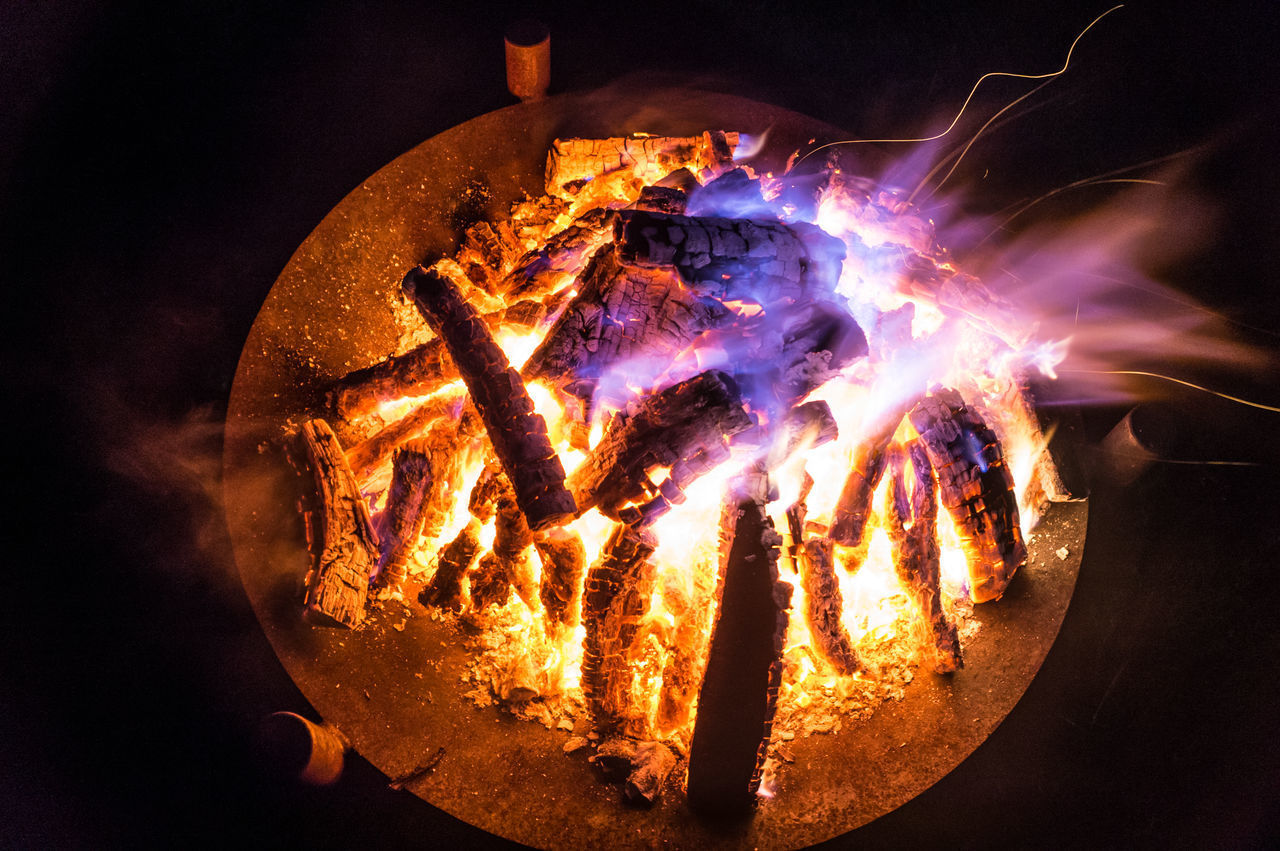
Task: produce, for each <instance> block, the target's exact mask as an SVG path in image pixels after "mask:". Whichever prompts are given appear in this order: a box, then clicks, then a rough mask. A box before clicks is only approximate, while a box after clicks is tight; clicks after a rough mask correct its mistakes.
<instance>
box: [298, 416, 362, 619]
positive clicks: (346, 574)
mask: <svg viewBox="0 0 1280 851" xmlns="http://www.w3.org/2000/svg"><path fill="white" fill-rule="evenodd" d="M299 440H300V441H301V443H302V446H303V450H304V453H305V456H306V459H307V464H308V466H310V468H311V473H312V475H313V476H314V478H315V498H314V500H312V501H311V502H310V504H309V505H308V507H307V509H306V511H305V512H304V519H305V520H306V527H307V544H308V547H309V549H310V551H311V570H310V571H309V572H308V573H307V579H306V587H307V591H306V596H305V598H304V600H303V606H304V608H303V617H304V618H306V619H307V621H308V622H310V623H312V624H315V625H317V626H341V627H354V626H357V625H359V623H360V622H361V621H362V620H363V619H364V604H365V597H367V596H368V593H369V577H370V576H372V575H373V569H374V566H375V565H376V564H377V562H378V535H377V533H376V532H375V531H374V528H373V523H372V521H371V520H370V519H369V506H368V505H367V504H366V503H365V501H364V497H363V496H361V494H360V488H359V486H358V485H357V484H356V480H355V477H354V476H353V475H352V473H351V468H350V467H349V466H348V465H347V459H346V456H345V455H344V454H343V453H342V447H341V446H340V445H339V444H338V438H337V437H335V436H334V434H333V429H331V428H329V424H328V423H326V422H325V421H324V420H319V419H317V420H311V421H310V422H307V423H304V424H303V426H302V429H301V431H300V432H299Z"/></svg>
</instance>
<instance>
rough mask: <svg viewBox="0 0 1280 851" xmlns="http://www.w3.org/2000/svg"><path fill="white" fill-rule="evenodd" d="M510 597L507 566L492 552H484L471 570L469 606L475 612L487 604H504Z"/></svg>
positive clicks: (509, 580)
mask: <svg viewBox="0 0 1280 851" xmlns="http://www.w3.org/2000/svg"><path fill="white" fill-rule="evenodd" d="M510 599H511V579H510V577H509V576H508V574H507V568H506V566H505V565H504V564H503V563H502V561H501V560H500V559H499V558H498V557H497V556H496V555H494V554H493V553H485V555H484V556H483V557H482V558H481V559H480V563H479V564H478V565H476V569H475V570H473V571H472V572H471V607H472V608H473V609H475V610H476V611H477V612H479V611H483V610H484V609H486V608H488V607H489V606H505V605H506V604H507V601H508V600H510Z"/></svg>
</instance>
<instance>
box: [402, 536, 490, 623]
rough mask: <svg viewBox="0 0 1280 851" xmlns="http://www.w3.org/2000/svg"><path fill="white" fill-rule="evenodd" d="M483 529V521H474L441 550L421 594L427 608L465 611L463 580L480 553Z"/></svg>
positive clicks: (420, 596)
mask: <svg viewBox="0 0 1280 851" xmlns="http://www.w3.org/2000/svg"><path fill="white" fill-rule="evenodd" d="M480 528H481V526H480V521H478V520H476V519H475V518H474V517H473V518H471V519H470V520H468V521H467V525H466V526H464V527H463V528H462V531H461V532H459V533H458V536H457V537H456V538H454V539H453V540H452V541H450V542H449V543H448V544H446V545H445V547H444V548H443V549H441V550H440V554H439V555H438V556H437V557H436V572H435V573H434V574H433V575H432V577H431V581H429V582H428V583H427V586H426V587H425V588H423V589H422V592H421V593H420V594H419V595H418V600H419V602H421V603H422V604H423V605H424V606H433V607H435V608H439V609H453V610H454V611H455V612H456V611H461V610H462V577H463V575H464V574H465V573H466V572H467V571H468V570H470V569H471V565H472V564H473V563H474V562H475V560H476V556H477V555H478V554H479V552H480Z"/></svg>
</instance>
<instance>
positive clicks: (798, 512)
mask: <svg viewBox="0 0 1280 851" xmlns="http://www.w3.org/2000/svg"><path fill="white" fill-rule="evenodd" d="M813 485H814V481H813V476H811V475H809V471H808V470H805V471H804V479H803V480H802V481H801V484H800V493H799V495H798V496H797V497H796V501H795V502H793V503H791V505H789V506H787V535H786V540H785V541H784V543H785V544H786V547H787V561H788V562H790V564H791V572H792V573H799V572H800V552H801V551H802V550H803V549H804V533H805V528H804V521H805V517H806V516H808V514H809V505H808V502H807V500H808V499H809V492H810V491H812V490H813Z"/></svg>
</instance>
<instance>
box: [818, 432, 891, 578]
mask: <svg viewBox="0 0 1280 851" xmlns="http://www.w3.org/2000/svg"><path fill="white" fill-rule="evenodd" d="M901 419H902V412H897V413H896V414H895V415H894V416H891V417H889V418H888V419H887V420H885V425H883V426H882V427H881V428H880V429H879V430H878V431H876V432H874V433H873V434H871V435H870V436H869V437H868V438H867V439H866V440H864V441H862V442H861V443H859V444H858V446H857V448H856V449H854V452H853V467H852V468H851V469H850V470H849V476H848V478H846V479H845V480H844V487H843V488H841V490H840V497H839V499H837V500H836V507H835V510H833V511H832V512H831V530H830V532H828V537H830V538H831V540H833V541H835V542H836V543H837V544H840V545H842V546H845V547H853V548H855V549H857V550H859V552H861V550H862V549H863V544H864V543H865V536H866V531H867V520H868V519H869V518H870V517H871V513H872V506H871V497H872V495H873V494H874V493H875V491H876V486H877V485H879V484H880V477H881V476H883V475H884V464H885V459H886V457H887V455H886V453H887V452H888V449H889V443H890V441H892V440H893V433H894V432H895V431H897V430H898V423H899V422H900V421H901ZM861 563H862V562H861V558H856V559H854V560H852V561H851V562H850V564H853V565H861Z"/></svg>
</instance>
